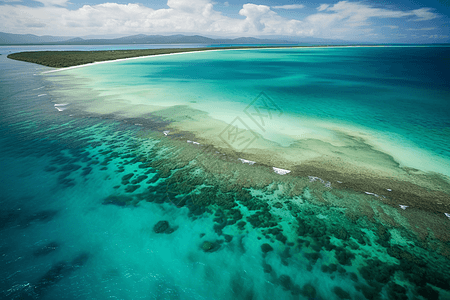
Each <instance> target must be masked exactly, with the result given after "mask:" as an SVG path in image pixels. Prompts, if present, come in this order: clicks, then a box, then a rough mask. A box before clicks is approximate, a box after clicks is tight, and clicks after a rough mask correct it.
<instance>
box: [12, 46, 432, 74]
mask: <svg viewBox="0 0 450 300" xmlns="http://www.w3.org/2000/svg"><path fill="white" fill-rule="evenodd" d="M387 47H389V48H402V47H428V46H426V45H330V46H327V45H318V46H270V45H267V46H254V47H251V46H244V47H240V46H236V47H234V46H232V47H203V48H202V47H201V48H158V49H133V50H98V51H97V50H96V51H34V52H31V51H30V52H28V51H26V52H17V53H12V54H9V55H8V56H7V58H9V59H13V60H18V61H24V62H29V63H36V64H39V65H43V66H46V67H51V68H56V70H50V71H46V72H43V73H44V74H45V73H52V72H57V71H62V70H69V69H73V68H75V67H77V68H80V67H85V66H92V65H96V64H102V63H107V62H117V61H125V60H128V59H137V58H148V57H153V56H165V55H175V54H183V53H191V52H211V51H226V50H257V49H290V48H301V49H323V48H387ZM142 51H145V52H150V53H149V54H142V55H136V54H138V53H139V52H142ZM161 51H163V52H166V53H151V52H161ZM125 52H127V53H126V54H125ZM42 53H46V54H48V55H46V58H47V59H50V57H51V59H55V58H54V56H59V59H58V58H56V59H55V61H52V62H48V61H41V60H40V59H41V57H42ZM67 53H76V55H78V56H79V57H77V59H81V60H83V59H85V60H88V61H86V62H79V61H76V62H67V60H66V57H64V55H65V54H67ZM93 53H95V54H110V55H111V54H115V55H117V54H118V55H121V54H125V57H120V58H112V57H104V58H100V60H95V61H93V62H90V61H89V60H90V58H89V54H91V55H92V54H93ZM80 55H81V56H80ZM83 55H84V57H82V56H83ZM86 55H87V57H86ZM96 59H98V58H96ZM63 63H64V64H68V65H62V66H61V67H59V66H57V65H61V64H63Z"/></svg>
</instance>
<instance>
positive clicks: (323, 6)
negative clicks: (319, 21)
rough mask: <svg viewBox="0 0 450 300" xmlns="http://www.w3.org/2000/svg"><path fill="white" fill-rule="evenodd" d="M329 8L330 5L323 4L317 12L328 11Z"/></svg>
mask: <svg viewBox="0 0 450 300" xmlns="http://www.w3.org/2000/svg"><path fill="white" fill-rule="evenodd" d="M329 6H330V4H321V5H320V6H319V7H318V8H317V10H318V11H322V10H325V9H327V8H328V7H329Z"/></svg>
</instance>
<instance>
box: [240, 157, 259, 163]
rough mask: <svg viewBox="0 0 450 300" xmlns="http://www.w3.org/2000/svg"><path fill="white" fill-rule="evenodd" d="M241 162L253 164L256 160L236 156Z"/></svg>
mask: <svg viewBox="0 0 450 300" xmlns="http://www.w3.org/2000/svg"><path fill="white" fill-rule="evenodd" d="M238 159H239V160H240V161H241V162H242V163H243V164H249V165H253V164H255V163H256V162H255V161H251V160H247V159H243V158H238Z"/></svg>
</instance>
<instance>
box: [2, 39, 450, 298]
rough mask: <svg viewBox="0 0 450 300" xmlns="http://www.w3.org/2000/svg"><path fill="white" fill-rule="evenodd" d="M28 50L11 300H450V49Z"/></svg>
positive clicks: (8, 89)
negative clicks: (62, 64)
mask: <svg viewBox="0 0 450 300" xmlns="http://www.w3.org/2000/svg"><path fill="white" fill-rule="evenodd" d="M193 46H194V47H196V46H199V45H187V46H186V47H193ZM136 47H139V46H127V45H125V46H122V45H121V46H117V47H116V46H98V47H93V48H90V47H88V46H79V47H77V46H70V47H65V48H58V47H57V46H53V47H51V48H52V49H58V50H69V49H70V50H73V49H76V50H79V49H89V50H92V49H93V50H104V49H107V50H118V49H132V48H136ZM146 47H150V48H151V47H155V48H157V47H166V46H165V45H164V46H146ZM37 49H43V48H39V47H37ZM28 50H34V48H32V47H31V48H30V47H23V48H21V47H1V48H0V51H1V54H2V55H0V65H1V68H0V69H1V70H2V71H1V73H0V77H1V80H0V95H1V99H2V100H1V104H0V132H1V134H0V168H1V170H2V172H1V173H0V191H1V194H0V201H1V205H2V209H1V211H0V220H1V225H0V235H1V240H0V249H1V253H2V255H1V257H0V265H1V267H0V285H1V291H0V295H1V297H2V298H4V299H109V298H117V299H450V286H449V282H450V272H449V271H448V270H447V269H446V266H448V265H449V260H450V234H449V232H450V230H449V229H450V179H449V176H450V147H449V146H448V145H450V85H449V84H448V82H449V79H450V74H449V71H448V70H450V47H448V46H415V47H411V46H395V47H394V46H392V47H385V46H382V47H342V48H340V47H339V48H338V47H323V48H279V49H252V50H221V51H207V52H197V53H183V54H176V55H164V56H155V57H148V58H137V59H129V60H122V61H117V62H108V63H98V64H93V65H89V66H83V67H75V68H69V69H67V70H57V71H55V69H52V68H48V67H43V66H39V65H35V64H29V63H24V62H18V61H13V60H10V59H7V58H6V55H7V54H8V53H10V52H18V51H28Z"/></svg>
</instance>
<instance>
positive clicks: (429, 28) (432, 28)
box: [406, 27, 436, 30]
mask: <svg viewBox="0 0 450 300" xmlns="http://www.w3.org/2000/svg"><path fill="white" fill-rule="evenodd" d="M434 29H436V27H426V28H408V29H406V30H434Z"/></svg>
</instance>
